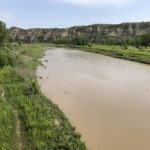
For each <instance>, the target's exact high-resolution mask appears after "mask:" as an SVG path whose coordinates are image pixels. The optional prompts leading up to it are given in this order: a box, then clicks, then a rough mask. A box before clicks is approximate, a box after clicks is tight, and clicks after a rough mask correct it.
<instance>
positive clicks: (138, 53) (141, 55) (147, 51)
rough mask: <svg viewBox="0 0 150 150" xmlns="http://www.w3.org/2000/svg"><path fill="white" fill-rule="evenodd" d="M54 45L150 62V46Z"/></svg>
mask: <svg viewBox="0 0 150 150" xmlns="http://www.w3.org/2000/svg"><path fill="white" fill-rule="evenodd" d="M53 46H57V47H70V48H76V49H80V50H83V51H87V52H93V53H98V54H103V55H106V56H111V57H116V58H123V59H127V60H131V61H136V62H141V63H146V64H150V47H148V48H141V49H139V48H135V47H132V46H128V48H127V49H124V48H123V46H115V45H98V44H92V45H91V46H75V45H53Z"/></svg>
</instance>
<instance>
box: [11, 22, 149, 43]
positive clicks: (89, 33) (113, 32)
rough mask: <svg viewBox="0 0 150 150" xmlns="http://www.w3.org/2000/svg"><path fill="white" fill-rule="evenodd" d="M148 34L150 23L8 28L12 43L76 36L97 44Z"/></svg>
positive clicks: (49, 40)
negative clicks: (112, 39)
mask: <svg viewBox="0 0 150 150" xmlns="http://www.w3.org/2000/svg"><path fill="white" fill-rule="evenodd" d="M143 33H150V22H139V23H138V22H136V23H121V24H94V25H89V26H75V27H70V28H62V29H59V28H52V29H47V28H35V29H27V30H25V29H21V28H18V27H12V28H10V35H11V37H12V39H13V40H14V41H22V42H26V43H30V42H54V41H57V40H60V39H66V40H67V39H72V38H74V37H77V36H83V37H87V38H88V39H89V41H90V42H92V43H99V42H101V41H102V40H105V39H107V38H109V37H112V38H123V37H127V36H137V35H141V34H143Z"/></svg>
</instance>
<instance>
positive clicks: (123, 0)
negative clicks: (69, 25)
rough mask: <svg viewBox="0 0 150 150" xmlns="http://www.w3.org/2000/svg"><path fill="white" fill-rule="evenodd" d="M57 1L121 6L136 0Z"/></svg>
mask: <svg viewBox="0 0 150 150" xmlns="http://www.w3.org/2000/svg"><path fill="white" fill-rule="evenodd" d="M57 1H58V2H65V3H69V4H73V5H81V6H121V7H122V6H127V5H130V4H132V3H133V2H134V0H57Z"/></svg>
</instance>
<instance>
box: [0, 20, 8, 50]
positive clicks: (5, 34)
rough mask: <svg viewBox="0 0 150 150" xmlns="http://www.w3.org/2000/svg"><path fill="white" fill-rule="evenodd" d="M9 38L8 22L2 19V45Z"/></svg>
mask: <svg viewBox="0 0 150 150" xmlns="http://www.w3.org/2000/svg"><path fill="white" fill-rule="evenodd" d="M7 39H8V30H7V29H6V24H5V23H4V22H2V21H0V47H1V46H3V44H4V43H5V42H6V41H7Z"/></svg>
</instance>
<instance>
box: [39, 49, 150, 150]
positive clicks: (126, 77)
mask: <svg viewBox="0 0 150 150" xmlns="http://www.w3.org/2000/svg"><path fill="white" fill-rule="evenodd" d="M42 62H43V64H44V65H45V67H43V66H39V67H38V70H37V76H38V77H42V78H41V79H39V78H38V80H39V84H40V85H41V89H42V92H43V93H44V94H45V95H46V96H47V97H48V98H50V99H51V100H52V101H53V103H55V104H58V106H59V107H60V109H61V110H62V111H63V112H64V113H65V115H66V116H67V117H68V118H69V120H70V121H71V123H72V124H73V126H75V127H76V129H77V131H78V132H79V133H81V135H82V140H83V141H84V142H85V143H86V145H87V146H88V148H89V149H90V150H150V65H145V64H140V63H136V62H131V61H126V60H121V59H117V58H111V57H107V56H103V55H100V54H94V53H88V52H83V51H79V50H71V49H63V48H54V49H50V50H47V51H46V53H45V56H44V58H43V59H42Z"/></svg>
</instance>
